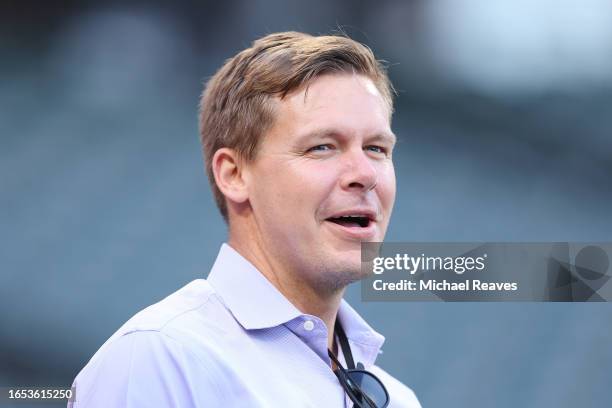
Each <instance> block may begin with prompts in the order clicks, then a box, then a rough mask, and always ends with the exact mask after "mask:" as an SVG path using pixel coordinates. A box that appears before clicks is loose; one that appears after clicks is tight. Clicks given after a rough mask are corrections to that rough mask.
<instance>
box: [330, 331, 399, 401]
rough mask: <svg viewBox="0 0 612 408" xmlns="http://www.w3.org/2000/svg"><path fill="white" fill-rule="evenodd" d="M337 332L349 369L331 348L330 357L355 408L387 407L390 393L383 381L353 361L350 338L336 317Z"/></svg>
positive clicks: (339, 379)
mask: <svg viewBox="0 0 612 408" xmlns="http://www.w3.org/2000/svg"><path fill="white" fill-rule="evenodd" d="M335 329H336V333H337V334H338V340H339V342H340V346H341V347H342V351H343V352H344V357H345V360H346V364H347V367H348V369H345V368H344V367H342V364H340V361H338V359H337V358H336V356H335V355H334V353H332V352H331V350H327V354H328V355H329V358H331V359H332V361H333V362H334V363H335V364H336V369H335V370H333V371H334V374H336V377H338V381H340V385H342V388H343V389H344V392H346V394H347V395H348V396H349V398H350V399H351V401H353V404H354V405H353V407H355V408H386V407H387V406H388V405H389V393H388V392H387V389H386V388H385V386H384V385H383V383H382V382H381V381H380V380H379V379H378V377H376V376H375V375H374V374H372V373H370V372H369V371H366V370H364V369H363V365H362V364H361V363H357V368H355V363H354V361H353V354H352V353H351V348H350V346H349V343H348V339H347V337H346V334H345V333H344V330H343V329H342V326H341V325H340V322H339V321H338V319H336V325H335Z"/></svg>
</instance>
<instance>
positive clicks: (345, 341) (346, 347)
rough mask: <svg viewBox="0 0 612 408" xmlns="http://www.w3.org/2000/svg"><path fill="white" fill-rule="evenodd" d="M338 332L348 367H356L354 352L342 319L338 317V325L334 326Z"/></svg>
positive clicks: (350, 368) (351, 368)
mask: <svg viewBox="0 0 612 408" xmlns="http://www.w3.org/2000/svg"><path fill="white" fill-rule="evenodd" d="M334 329H335V331H336V333H337V334H338V340H339V341H340V347H341V348H342V353H343V354H344V360H345V361H346V368H347V369H349V370H354V369H355V361H354V360H353V353H352V352H351V346H350V345H349V342H348V339H347V338H346V333H344V329H343V328H342V325H341V324H340V319H338V318H337V317H336V325H335V326H334Z"/></svg>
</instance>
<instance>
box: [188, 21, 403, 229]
mask: <svg viewBox="0 0 612 408" xmlns="http://www.w3.org/2000/svg"><path fill="white" fill-rule="evenodd" d="M342 72H349V73H357V74H361V75H364V76H366V77H368V78H369V79H371V80H372V82H373V83H374V85H375V86H376V87H377V89H378V91H379V92H380V93H381V95H382V97H383V100H384V102H385V104H386V105H387V107H388V108H389V115H390V116H391V114H392V112H393V94H394V92H395V91H394V89H393V86H392V85H391V82H390V81H389V78H388V76H387V72H386V69H385V67H384V66H383V64H382V62H381V61H378V60H377V59H376V58H375V57H374V54H373V53H372V50H371V49H370V48H368V47H367V46H365V45H363V44H360V43H358V42H356V41H354V40H352V39H350V38H348V37H346V36H341V35H326V36H316V37H315V36H311V35H309V34H304V33H299V32H293V31H290V32H282V33H275V34H270V35H267V36H265V37H263V38H260V39H258V40H256V41H254V42H253V44H252V45H251V47H250V48H247V49H245V50H243V51H241V52H239V53H238V54H237V55H235V56H234V57H233V58H230V59H228V60H226V61H225V64H224V65H223V66H222V67H221V68H220V69H219V70H218V71H217V72H216V73H215V75H213V76H212V78H210V80H209V81H208V82H207V84H206V86H205V88H204V92H203V93H202V96H201V99H200V111H199V128H200V141H201V142H202V148H203V150H204V162H205V166H206V172H207V174H208V179H209V182H210V185H211V188H212V190H213V193H214V196H215V200H216V202H217V206H218V207H219V210H220V211H221V215H222V216H223V218H224V219H225V221H226V222H229V219H228V211H227V203H226V201H225V197H224V195H223V193H222V192H221V191H220V190H219V188H218V187H217V184H216V182H215V177H214V174H213V169H212V159H213V156H214V154H215V152H216V151H217V150H219V149H220V148H222V147H228V148H232V149H234V150H235V151H236V152H237V153H238V155H239V157H240V158H241V159H242V160H245V161H247V162H248V161H251V160H253V159H254V158H255V157H256V154H257V149H258V147H259V145H260V141H261V139H262V136H263V135H264V134H265V132H266V131H267V130H269V129H270V128H271V127H272V125H273V124H274V119H275V116H274V104H273V102H272V99H273V98H275V97H278V98H280V99H282V98H284V97H285V96H286V95H287V94H288V93H290V92H291V91H294V90H297V89H300V88H301V87H302V86H306V87H307V86H308V85H309V83H310V82H311V81H312V80H313V79H315V78H316V77H318V76H320V75H323V74H329V73H342Z"/></svg>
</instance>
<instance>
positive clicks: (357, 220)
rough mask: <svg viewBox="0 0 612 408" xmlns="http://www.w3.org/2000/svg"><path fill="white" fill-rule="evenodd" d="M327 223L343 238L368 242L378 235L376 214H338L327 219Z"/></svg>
mask: <svg viewBox="0 0 612 408" xmlns="http://www.w3.org/2000/svg"><path fill="white" fill-rule="evenodd" d="M325 221H326V222H327V224H328V225H329V226H330V227H332V229H333V230H334V231H335V232H336V233H337V234H340V235H341V236H342V237H343V238H348V239H352V240H356V239H357V240H368V239H372V238H374V236H375V235H376V216H375V213H374V212H354V213H347V214H338V215H333V216H332V217H329V218H326V219H325Z"/></svg>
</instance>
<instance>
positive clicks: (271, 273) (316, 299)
mask: <svg viewBox="0 0 612 408" xmlns="http://www.w3.org/2000/svg"><path fill="white" fill-rule="evenodd" d="M243 232H246V231H242V232H238V231H235V230H234V231H232V228H231V226H230V234H229V242H228V243H229V245H230V246H231V247H232V248H234V249H235V250H236V251H238V252H239V253H240V254H241V255H242V256H244V257H245V258H246V259H247V260H248V261H249V262H251V263H252V264H253V265H254V266H255V267H256V268H257V269H258V270H259V272H261V274H262V275H263V276H264V277H266V279H268V281H270V283H272V284H273V285H274V287H276V289H278V291H279V292H280V293H282V294H283V296H285V298H286V299H287V300H289V302H291V303H292V304H293V305H294V306H295V307H296V308H297V309H298V310H299V311H300V312H302V313H304V314H309V315H312V316H317V317H318V318H320V319H321V320H322V321H323V322H324V323H325V325H326V327H327V345H328V348H329V349H330V350H331V349H332V348H333V342H334V325H335V323H336V315H337V314H338V309H339V307H340V302H341V301H342V296H343V295H344V289H345V288H341V289H339V290H336V291H328V290H321V288H317V287H315V285H312V284H311V283H310V282H308V280H307V279H305V278H304V277H305V276H307V274H304V273H300V271H294V270H289V268H287V267H286V266H283V265H282V264H281V263H279V262H278V260H276V259H275V258H274V257H272V256H270V254H269V252H268V251H266V249H265V248H264V247H263V246H262V245H260V244H259V243H260V242H261V240H259V239H256V237H250V236H249V234H243ZM236 237H240V239H237V238H236ZM254 238H255V239H254Z"/></svg>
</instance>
